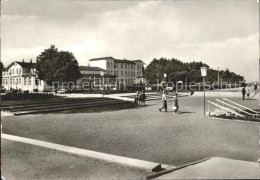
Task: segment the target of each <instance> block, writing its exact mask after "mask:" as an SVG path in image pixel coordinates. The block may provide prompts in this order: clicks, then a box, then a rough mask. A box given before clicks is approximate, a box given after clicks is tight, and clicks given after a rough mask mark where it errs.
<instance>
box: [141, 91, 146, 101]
mask: <svg viewBox="0 0 260 180" xmlns="http://www.w3.org/2000/svg"><path fill="white" fill-rule="evenodd" d="M145 99H146V95H145V90H142V103H143V104H145Z"/></svg>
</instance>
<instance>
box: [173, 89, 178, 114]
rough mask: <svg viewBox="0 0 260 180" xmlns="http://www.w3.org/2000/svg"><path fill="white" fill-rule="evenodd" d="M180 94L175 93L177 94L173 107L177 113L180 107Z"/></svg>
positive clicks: (174, 97)
mask: <svg viewBox="0 0 260 180" xmlns="http://www.w3.org/2000/svg"><path fill="white" fill-rule="evenodd" d="M178 101H179V100H178V94H177V93H175V95H174V96H173V107H172V109H173V110H174V112H175V113H177V111H178V109H179V103H178Z"/></svg>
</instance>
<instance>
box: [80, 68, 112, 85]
mask: <svg viewBox="0 0 260 180" xmlns="http://www.w3.org/2000/svg"><path fill="white" fill-rule="evenodd" d="M79 71H80V73H81V74H82V77H81V78H80V79H79V80H78V86H79V87H78V88H83V86H84V88H88V87H90V86H91V87H92V88H98V89H99V88H103V87H104V86H105V87H106V88H108V87H107V86H108V85H111V84H113V83H114V84H115V83H116V76H114V75H109V74H106V70H104V69H102V68H100V67H90V66H79ZM115 86H116V84H115V85H114V86H111V87H112V88H114V87H115Z"/></svg>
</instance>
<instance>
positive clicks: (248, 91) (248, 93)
mask: <svg viewBox="0 0 260 180" xmlns="http://www.w3.org/2000/svg"><path fill="white" fill-rule="evenodd" d="M246 93H247V98H248V99H249V96H250V89H247V91H246Z"/></svg>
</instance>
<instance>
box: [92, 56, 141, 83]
mask: <svg viewBox="0 0 260 180" xmlns="http://www.w3.org/2000/svg"><path fill="white" fill-rule="evenodd" d="M89 61H90V64H89V66H90V67H99V68H102V69H104V70H105V71H106V74H107V75H112V76H115V77H116V83H117V84H120V83H124V84H125V85H133V84H134V83H135V82H136V81H138V78H142V77H143V71H142V67H143V61H141V60H126V59H123V60H122V59H115V58H113V57H111V56H110V57H102V58H94V59H90V60H89Z"/></svg>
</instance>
